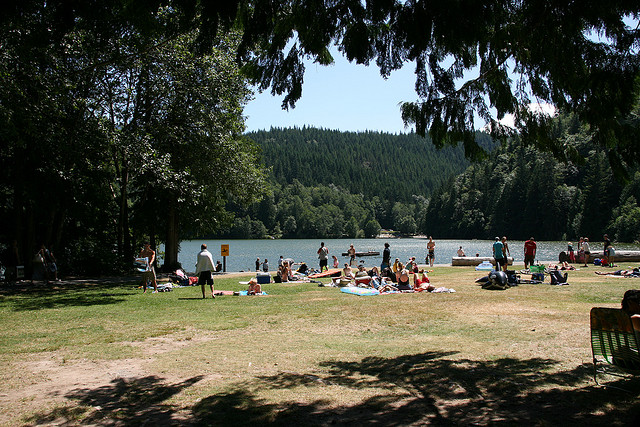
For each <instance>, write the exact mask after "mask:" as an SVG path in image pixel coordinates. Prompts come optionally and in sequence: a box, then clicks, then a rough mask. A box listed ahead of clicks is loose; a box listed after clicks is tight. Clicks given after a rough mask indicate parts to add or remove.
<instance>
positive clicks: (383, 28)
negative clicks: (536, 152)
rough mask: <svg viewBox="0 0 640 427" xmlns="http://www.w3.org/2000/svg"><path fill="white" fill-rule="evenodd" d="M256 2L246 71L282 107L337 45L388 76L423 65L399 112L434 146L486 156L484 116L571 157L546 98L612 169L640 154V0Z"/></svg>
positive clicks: (247, 18)
mask: <svg viewBox="0 0 640 427" xmlns="http://www.w3.org/2000/svg"><path fill="white" fill-rule="evenodd" d="M251 5H252V7H246V8H243V7H241V8H240V14H239V21H240V24H241V25H242V26H243V27H244V28H245V30H246V31H245V34H244V38H243V44H242V46H241V50H242V53H244V55H243V58H246V59H248V60H249V61H248V63H247V64H246V66H245V69H246V70H247V73H248V75H249V76H250V77H251V78H252V79H253V80H254V81H255V82H256V83H257V84H258V85H259V87H260V88H261V89H266V88H268V87H271V89H272V93H274V94H285V96H284V99H283V107H285V108H289V107H292V106H293V105H294V104H295V102H296V101H297V100H298V99H299V98H300V97H301V95H302V83H303V78H304V71H305V67H304V62H303V60H304V59H307V58H311V59H312V60H315V61H316V62H318V63H321V64H326V63H328V62H329V63H330V62H331V60H332V58H331V57H330V56H328V54H327V49H328V48H329V47H330V46H331V45H337V46H338V48H339V50H340V51H341V52H342V53H343V54H344V55H345V56H346V57H347V58H348V59H349V60H350V61H355V62H357V63H362V64H370V63H373V62H375V63H376V65H377V66H378V67H379V69H380V73H381V75H382V76H385V77H386V76H388V75H389V74H390V73H391V72H393V71H394V70H397V69H399V68H401V67H402V66H404V65H406V64H407V63H412V64H415V70H416V71H415V74H416V84H415V87H416V93H417V95H418V97H419V99H418V100H417V101H415V102H405V103H403V104H402V105H401V111H402V116H403V118H404V120H405V122H406V123H409V124H414V125H415V128H416V132H417V133H418V134H420V135H426V134H428V135H429V136H430V137H431V138H432V140H433V142H434V144H435V145H436V146H437V147H442V146H444V145H454V146H456V145H458V144H459V143H461V142H462V144H463V146H464V149H465V153H466V155H467V156H468V157H469V158H472V159H479V158H482V157H483V155H484V153H483V151H482V150H481V149H480V147H479V146H478V144H477V140H476V138H475V132H474V129H475V121H476V117H477V116H479V117H481V118H482V119H484V120H485V121H486V122H487V123H488V124H489V125H490V129H491V132H492V134H493V136H494V137H497V138H501V139H502V138H506V137H509V136H515V135H516V134H519V135H520V136H521V138H522V139H523V140H524V141H526V143H527V144H531V145H533V146H535V147H537V148H539V149H540V150H541V151H544V152H547V153H551V154H553V155H554V156H556V157H558V158H566V156H567V155H568V154H570V153H567V152H566V151H565V150H564V147H563V145H562V141H560V140H558V139H557V138H555V137H554V135H553V131H554V129H553V123H552V122H551V121H550V120H549V118H548V117H546V116H544V115H542V114H539V113H537V112H536V111H534V110H532V109H530V106H531V104H533V103H549V104H552V105H554V106H555V107H556V108H557V109H558V110H559V111H561V112H574V113H575V114H576V115H577V116H578V118H579V120H580V121H582V122H584V123H587V124H589V125H590V126H591V130H592V132H593V134H592V140H593V142H594V143H595V144H597V145H599V146H600V147H607V148H611V150H610V151H609V153H608V160H609V162H610V164H611V165H612V166H613V167H614V171H616V173H618V172H621V171H622V170H623V168H622V167H623V165H624V164H625V163H630V164H634V163H637V161H638V159H639V158H640V144H638V142H637V139H636V136H635V135H637V129H638V123H639V122H638V120H637V119H636V120H628V119H627V118H628V115H629V114H630V113H631V112H632V111H633V109H634V106H635V104H636V102H637V99H638V95H639V94H640V92H639V91H640V85H639V84H638V81H639V80H638V78H639V76H640V64H639V63H638V61H637V55H638V46H639V41H640V33H639V32H638V31H637V27H636V26H635V23H636V22H637V18H638V16H639V15H640V9H639V8H638V4H637V2H629V1H626V0H615V1H610V2H607V3H603V2H586V3H585V2H572V1H551V0H542V1H536V2H527V1H517V2H514V1H501V0H492V1H483V2H477V1H457V2H422V1H401V0H390V1H367V2H354V1H351V0H337V1H332V2H324V3H322V2H305V1H283V2H277V3H275V4H274V3H273V2H271V1H269V0H263V1H252V2H251ZM311 5H313V6H311ZM634 21H636V22H634ZM310 23H312V24H310ZM250 53H253V55H251V54H250ZM506 114H512V115H513V116H514V119H515V125H516V129H512V128H508V127H505V126H502V125H500V123H499V122H498V121H497V120H498V119H502V118H503V117H504V116H505V115H506ZM573 154H575V153H573Z"/></svg>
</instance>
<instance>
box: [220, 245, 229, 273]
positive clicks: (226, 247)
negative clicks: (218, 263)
mask: <svg viewBox="0 0 640 427" xmlns="http://www.w3.org/2000/svg"><path fill="white" fill-rule="evenodd" d="M220 256H222V271H223V272H225V273H226V272H227V257H228V256H229V245H220Z"/></svg>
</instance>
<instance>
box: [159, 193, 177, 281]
mask: <svg viewBox="0 0 640 427" xmlns="http://www.w3.org/2000/svg"><path fill="white" fill-rule="evenodd" d="M178 225H179V221H178V213H177V211H176V208H175V205H174V204H173V203H171V204H170V206H169V209H167V236H166V240H165V244H164V265H163V270H164V271H173V270H175V269H176V268H180V264H179V263H178V250H179V248H180V240H179V238H178V230H179V227H178Z"/></svg>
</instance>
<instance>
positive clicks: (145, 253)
mask: <svg viewBox="0 0 640 427" xmlns="http://www.w3.org/2000/svg"><path fill="white" fill-rule="evenodd" d="M138 257H139V258H146V259H147V269H146V270H145V271H144V272H143V273H142V293H145V292H147V282H151V285H152V286H153V293H154V294H155V293H157V292H158V282H157V281H156V270H155V269H154V268H153V263H154V262H155V260H156V253H155V251H154V250H153V249H151V245H150V244H149V243H145V245H144V248H143V249H142V250H141V251H140V254H138Z"/></svg>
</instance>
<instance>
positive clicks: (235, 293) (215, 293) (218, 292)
mask: <svg viewBox="0 0 640 427" xmlns="http://www.w3.org/2000/svg"><path fill="white" fill-rule="evenodd" d="M213 294H214V295H215V296H219V295H235V296H247V295H248V292H247V291H213ZM258 295H269V294H268V293H266V292H265V291H262V293H261V294H258ZM252 296H253V295H252Z"/></svg>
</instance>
